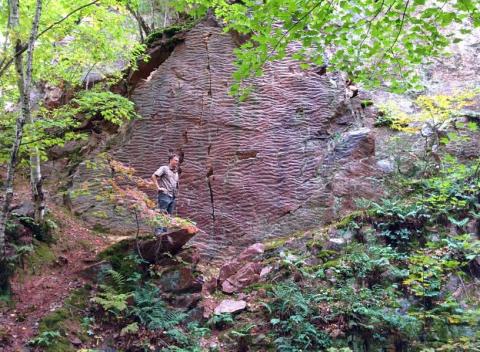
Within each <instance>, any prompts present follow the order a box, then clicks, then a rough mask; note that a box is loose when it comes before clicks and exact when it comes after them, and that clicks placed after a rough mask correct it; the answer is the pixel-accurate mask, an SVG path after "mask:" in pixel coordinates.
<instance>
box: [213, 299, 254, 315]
mask: <svg viewBox="0 0 480 352" xmlns="http://www.w3.org/2000/svg"><path fill="white" fill-rule="evenodd" d="M246 307H247V302H245V301H236V300H233V299H224V300H223V301H222V302H220V304H219V305H218V306H217V307H216V308H215V311H214V313H215V314H222V313H236V312H239V311H241V310H244V309H245V308H246Z"/></svg>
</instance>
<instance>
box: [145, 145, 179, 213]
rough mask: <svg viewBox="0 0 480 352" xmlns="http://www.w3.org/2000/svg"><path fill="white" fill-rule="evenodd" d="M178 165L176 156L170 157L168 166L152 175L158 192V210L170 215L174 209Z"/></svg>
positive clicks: (162, 167)
mask: <svg viewBox="0 0 480 352" xmlns="http://www.w3.org/2000/svg"><path fill="white" fill-rule="evenodd" d="M178 163H179V158H178V156H177V155H176V154H173V155H170V156H169V157H168V165H164V166H161V167H160V168H158V170H157V171H155V172H154V173H153V175H152V180H153V183H154V184H155V185H156V186H157V191H158V208H159V209H160V210H162V211H164V212H165V211H166V212H167V213H168V214H170V215H172V214H173V210H174V209H175V198H176V196H177V193H178Z"/></svg>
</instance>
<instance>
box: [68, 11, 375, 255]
mask: <svg viewBox="0 0 480 352" xmlns="http://www.w3.org/2000/svg"><path fill="white" fill-rule="evenodd" d="M182 38H183V39H182V40H181V41H179V42H178V43H177V44H176V46H175V48H174V49H173V51H171V54H170V55H169V56H168V58H166V60H164V58H163V59H162V60H164V61H163V62H162V63H161V64H160V65H159V66H158V68H156V69H155V70H154V71H153V72H151V74H150V75H149V76H148V78H146V79H145V80H143V81H140V82H138V83H137V84H136V87H135V89H134V90H133V92H132V99H133V100H134V102H135V103H136V106H137V109H138V112H139V113H140V115H142V117H143V118H142V119H139V120H136V121H134V122H132V123H131V124H130V125H129V126H128V127H127V128H126V129H125V131H123V132H122V133H123V134H122V135H121V138H119V139H118V140H119V141H118V142H117V145H114V146H113V147H111V150H110V152H109V153H110V155H111V156H112V157H113V158H115V159H116V160H118V161H120V162H122V163H124V164H125V165H128V166H129V167H132V168H134V169H135V170H136V175H137V176H140V177H142V178H145V179H148V178H149V177H150V176H151V174H152V173H153V172H154V171H155V169H156V168H158V167H159V166H160V165H162V164H164V163H165V162H166V158H167V154H168V150H169V149H173V150H181V151H182V152H183V153H184V155H185V160H184V163H183V164H182V174H181V178H180V184H181V185H180V194H179V197H178V214H179V215H180V216H183V217H187V218H190V219H192V220H194V221H195V222H196V224H197V225H198V227H199V228H201V229H202V230H203V231H205V232H206V233H207V234H208V235H204V236H198V237H197V239H196V241H197V245H199V246H200V247H201V248H203V249H204V251H205V253H206V254H208V255H211V256H216V257H225V256H227V255H228V253H232V252H235V251H236V250H237V249H238V248H245V247H246V246H247V245H249V244H252V243H254V242H258V241H261V240H262V239H264V238H265V237H270V236H279V235H284V234H288V233H291V232H294V231H296V230H300V229H305V228H308V227H312V226H315V225H318V224H320V223H322V222H326V221H329V220H331V219H332V218H333V217H335V216H336V215H338V214H339V213H341V212H343V211H346V210H347V209H350V208H351V207H352V205H353V199H354V198H356V197H360V196H361V197H367V198H368V197H374V196H375V195H378V194H379V189H378V187H377V185H376V184H375V179H374V178H373V177H372V176H374V175H375V174H376V173H377V170H376V169H375V166H374V165H375V162H374V152H375V142H374V138H373V136H372V134H371V132H370V129H369V125H370V123H371V121H370V120H371V119H370V118H369V115H370V112H369V111H368V109H369V108H368V107H365V105H366V104H361V103H362V101H361V99H362V98H361V97H360V96H361V95H362V94H361V93H360V94H359V96H356V97H352V95H356V93H357V92H355V94H353V93H352V91H351V90H349V87H348V84H347V83H346V82H345V77H344V75H342V74H340V73H325V72H324V71H323V70H315V69H311V70H302V69H300V67H299V65H298V63H297V62H295V61H292V60H289V59H285V60H282V61H276V62H273V63H267V64H266V65H265V72H264V75H263V76H262V77H259V78H256V79H255V80H253V81H252V82H251V83H252V88H253V90H252V93H251V94H250V95H249V97H248V98H247V99H246V100H245V101H244V102H239V101H238V100H236V99H235V98H233V97H232V96H230V94H229V87H230V85H231V84H232V73H233V72H234V70H235V67H234V60H235V57H234V54H233V50H234V49H235V48H236V47H237V45H236V41H235V38H234V36H233V35H231V34H229V33H224V32H223V29H222V28H220V27H219V26H218V25H216V24H215V23H214V22H213V21H210V22H202V23H200V24H198V25H197V26H195V27H194V28H193V29H191V30H190V31H189V32H188V33H186V34H185V35H183V36H182ZM290 49H291V50H295V47H294V46H292V47H291V48H290ZM169 50H170V49H169ZM362 105H363V107H362ZM82 170H83V171H82V172H83V175H77V176H76V181H75V182H74V185H73V187H72V189H75V187H76V186H75V183H76V184H81V183H82V182H83V181H84V180H85V179H88V178H89V177H91V176H89V172H85V168H83V169H82ZM82 180H83V181H82ZM144 191H146V192H147V193H148V194H149V196H150V197H151V198H152V199H155V193H154V190H153V187H152V188H151V189H148V188H144ZM79 202H83V204H84V202H85V198H84V199H83V200H78V201H76V200H75V199H74V200H72V207H73V208H74V209H75V207H77V208H79V209H80V208H82V206H81V204H80V203H79ZM77 203H78V204H77ZM100 203H101V202H97V205H96V206H94V207H92V208H89V209H85V207H83V208H82V211H81V212H80V213H81V215H82V216H83V218H84V219H85V220H87V221H89V222H95V221H96V220H95V218H94V217H93V216H92V214H94V212H98V211H103V212H104V213H107V214H110V215H109V222H108V226H109V227H110V228H112V230H113V231H117V232H122V230H123V229H125V228H126V227H125V226H124V225H122V216H119V217H118V218H116V219H115V220H114V221H112V219H114V218H113V217H112V216H113V215H111V214H112V209H108V211H106V210H105V209H101V208H102V207H107V205H105V204H106V203H101V205H100Z"/></svg>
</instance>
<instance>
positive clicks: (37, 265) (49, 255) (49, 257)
mask: <svg viewBox="0 0 480 352" xmlns="http://www.w3.org/2000/svg"><path fill="white" fill-rule="evenodd" d="M33 244H34V251H33V253H31V254H29V255H27V256H26V257H25V264H26V268H25V269H26V270H27V271H28V272H30V273H32V274H35V273H37V272H39V271H40V270H42V268H44V267H46V266H49V265H51V264H52V263H53V262H54V261H55V260H56V259H57V256H56V255H55V253H54V252H53V249H52V248H51V247H50V246H49V245H48V244H46V243H44V242H40V241H37V240H34V241H33Z"/></svg>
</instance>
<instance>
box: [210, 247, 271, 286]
mask: <svg viewBox="0 0 480 352" xmlns="http://www.w3.org/2000/svg"><path fill="white" fill-rule="evenodd" d="M264 249H265V246H264V245H263V244H262V243H255V244H253V245H251V246H249V247H247V248H246V249H245V250H243V251H242V252H241V253H240V254H239V255H238V257H237V258H234V259H233V260H230V261H228V262H226V263H225V264H224V265H223V266H222V267H221V268H220V273H219V276H218V281H219V283H220V285H221V288H222V291H223V292H225V293H234V292H239V291H241V290H242V289H243V288H245V287H247V286H248V285H251V284H253V283H255V282H258V281H259V280H260V273H261V271H262V265H261V264H260V263H259V262H258V261H257V259H258V256H259V255H260V254H262V253H263V252H264Z"/></svg>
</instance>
